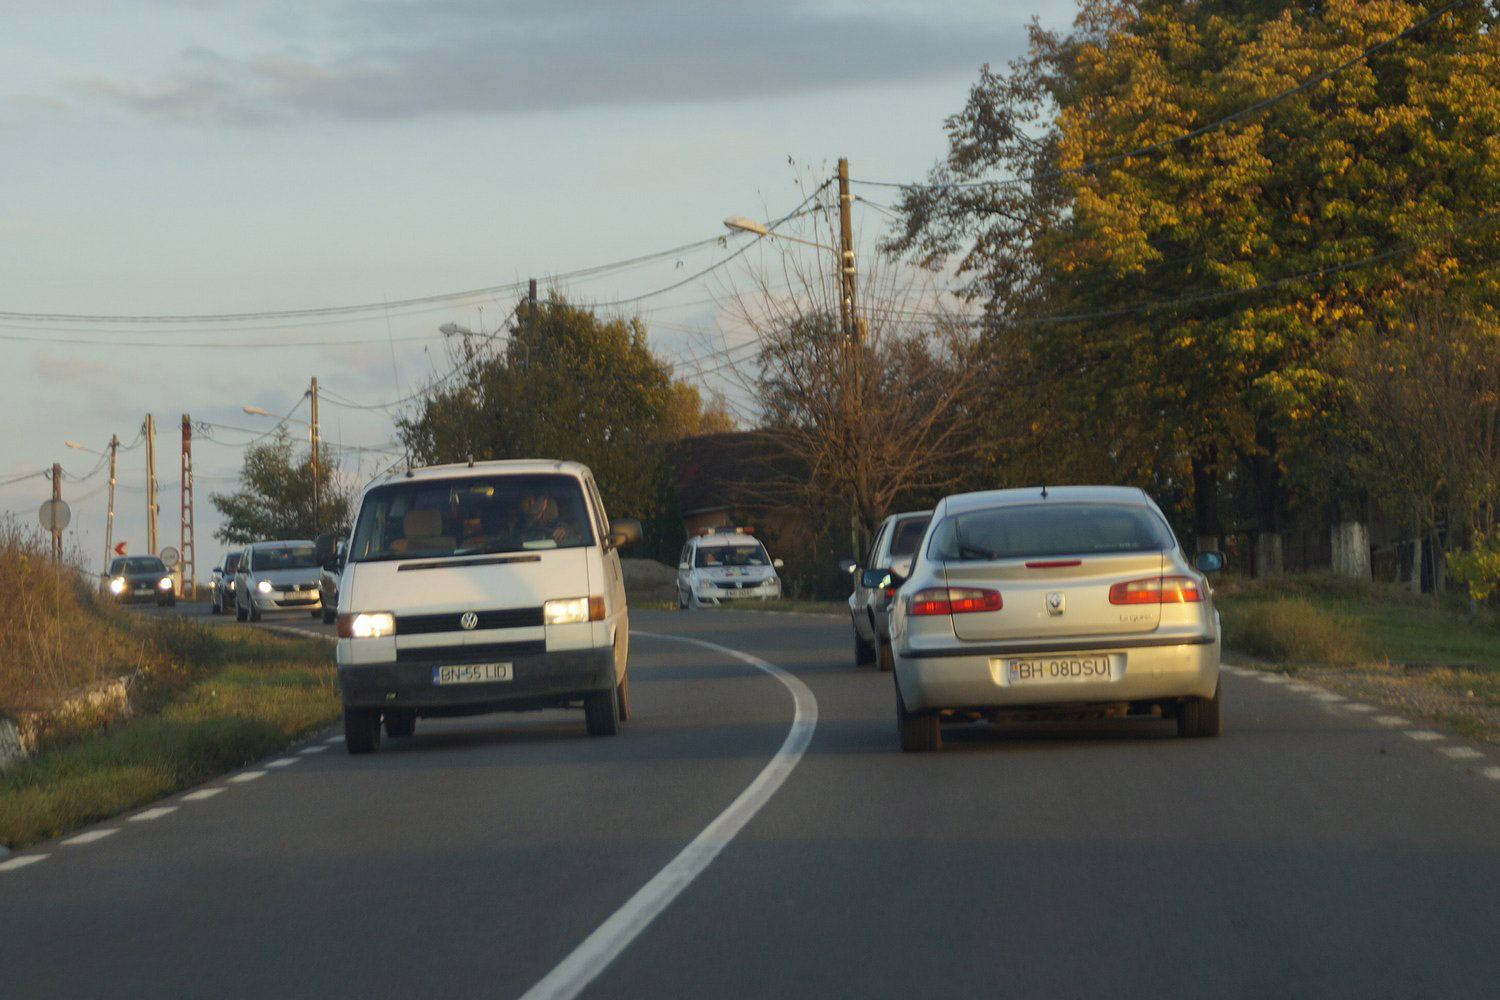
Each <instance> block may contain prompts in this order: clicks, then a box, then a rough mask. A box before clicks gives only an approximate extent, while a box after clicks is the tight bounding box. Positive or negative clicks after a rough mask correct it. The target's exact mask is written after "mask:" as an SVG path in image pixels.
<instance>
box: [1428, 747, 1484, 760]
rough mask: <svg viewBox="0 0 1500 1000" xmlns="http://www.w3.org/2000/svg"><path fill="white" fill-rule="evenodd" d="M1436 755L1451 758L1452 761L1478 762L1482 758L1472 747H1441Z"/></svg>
mask: <svg viewBox="0 0 1500 1000" xmlns="http://www.w3.org/2000/svg"><path fill="white" fill-rule="evenodd" d="M1438 753H1441V754H1445V755H1446V756H1449V757H1452V758H1453V759H1454V760H1478V759H1479V758H1481V757H1483V756H1484V754H1482V753H1480V752H1479V751H1478V750H1475V749H1474V748H1473V747H1443V748H1442V749H1441V750H1439V751H1438Z"/></svg>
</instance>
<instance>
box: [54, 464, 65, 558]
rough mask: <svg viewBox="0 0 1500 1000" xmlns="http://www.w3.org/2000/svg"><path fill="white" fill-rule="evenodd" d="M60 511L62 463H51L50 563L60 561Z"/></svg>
mask: <svg viewBox="0 0 1500 1000" xmlns="http://www.w3.org/2000/svg"><path fill="white" fill-rule="evenodd" d="M61 510H62V463H61V462H53V463H52V519H51V520H52V561H53V562H54V563H55V562H60V561H61V560H62V528H61V527H59V525H58V520H59V518H58V512H59V511H61Z"/></svg>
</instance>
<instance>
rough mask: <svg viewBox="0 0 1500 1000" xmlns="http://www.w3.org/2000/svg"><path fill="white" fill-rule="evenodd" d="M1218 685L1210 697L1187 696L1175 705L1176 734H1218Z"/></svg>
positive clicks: (1189, 735)
mask: <svg viewBox="0 0 1500 1000" xmlns="http://www.w3.org/2000/svg"><path fill="white" fill-rule="evenodd" d="M1220 705H1221V702H1220V699H1219V685H1217V684H1216V685H1214V696H1213V697H1212V698H1189V699H1188V700H1187V701H1184V702H1181V703H1180V704H1178V706H1177V735H1178V736H1188V737H1195V736H1218V735H1219V727H1220V719H1219V710H1220Z"/></svg>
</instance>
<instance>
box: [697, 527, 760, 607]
mask: <svg viewBox="0 0 1500 1000" xmlns="http://www.w3.org/2000/svg"><path fill="white" fill-rule="evenodd" d="M781 567H782V561H781V560H780V559H772V558H771V557H770V555H769V554H768V553H767V552H766V547H765V546H764V545H762V544H761V543H760V539H758V538H756V537H755V536H754V535H753V534H751V533H750V530H749V529H748V528H743V527H736V528H714V529H707V528H705V529H704V530H702V531H700V532H699V533H698V534H696V535H694V536H693V537H691V538H689V539H688V540H687V543H686V544H685V545H683V547H682V554H681V555H680V556H678V558H677V606H678V607H679V608H703V607H713V606H715V605H719V604H724V603H729V602H733V601H744V600H752V599H756V600H762V601H768V600H775V599H776V598H779V597H780V596H781V577H779V576H777V575H776V571H777V570H778V569H780V568H781Z"/></svg>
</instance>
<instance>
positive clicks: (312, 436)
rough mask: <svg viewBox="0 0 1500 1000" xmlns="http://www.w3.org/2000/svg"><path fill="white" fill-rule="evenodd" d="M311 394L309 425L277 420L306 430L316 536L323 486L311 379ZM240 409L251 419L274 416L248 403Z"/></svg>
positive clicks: (296, 420) (314, 387)
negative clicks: (319, 475) (319, 473)
mask: <svg viewBox="0 0 1500 1000" xmlns="http://www.w3.org/2000/svg"><path fill="white" fill-rule="evenodd" d="M311 392H312V401H313V403H312V422H311V423H309V422H308V421H306V420H302V419H300V418H298V417H290V416H289V417H279V418H277V419H279V420H281V422H282V423H285V422H287V421H288V420H290V421H291V422H293V423H297V424H302V425H303V426H304V427H306V428H307V445H308V448H309V449H311V451H310V455H309V459H308V462H309V465H310V466H311V468H312V487H313V534H317V532H318V528H319V527H320V526H321V524H320V522H321V521H322V516H321V515H322V509H321V508H322V503H321V501H322V490H323V484H322V482H321V480H320V479H319V477H318V396H317V392H318V380H317V379H313V380H312V390H311ZM240 409H242V410H244V411H245V412H246V413H248V414H250V416H252V417H274V416H275V414H273V413H271V412H270V411H269V410H266V409H264V408H262V407H259V406H254V405H251V404H249V403H247V404H245V405H244V406H242V407H240Z"/></svg>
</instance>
